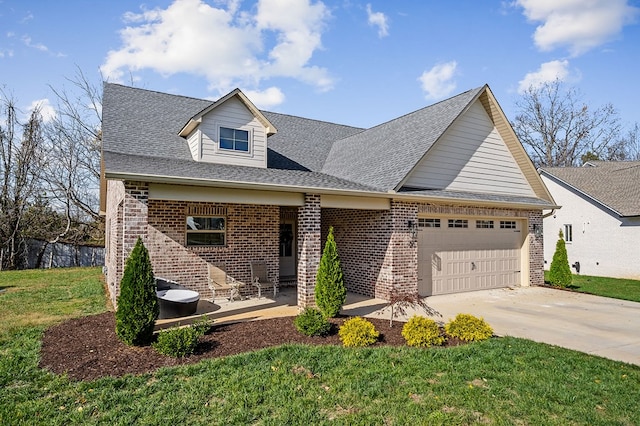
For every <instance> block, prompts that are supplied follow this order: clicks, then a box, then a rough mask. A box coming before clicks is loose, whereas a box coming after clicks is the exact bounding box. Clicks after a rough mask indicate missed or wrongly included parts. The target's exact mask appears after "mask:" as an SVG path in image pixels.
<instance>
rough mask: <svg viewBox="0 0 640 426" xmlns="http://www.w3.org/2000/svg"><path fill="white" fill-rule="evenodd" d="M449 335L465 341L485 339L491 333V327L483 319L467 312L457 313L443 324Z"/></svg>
mask: <svg viewBox="0 0 640 426" xmlns="http://www.w3.org/2000/svg"><path fill="white" fill-rule="evenodd" d="M445 330H446V332H447V334H448V335H449V336H452V337H457V338H458V339H461V340H464V341H467V342H478V341H481V340H487V339H488V338H490V337H491V336H492V335H493V329H492V328H491V326H489V324H487V323H486V322H485V320H484V319H482V318H478V317H474V316H473V315H469V314H458V315H456V318H455V319H453V320H450V321H449V322H448V323H447V324H445Z"/></svg>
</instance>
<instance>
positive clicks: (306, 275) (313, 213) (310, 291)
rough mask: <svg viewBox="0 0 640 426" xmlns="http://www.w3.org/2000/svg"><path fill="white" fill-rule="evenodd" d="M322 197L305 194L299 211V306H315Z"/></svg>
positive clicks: (319, 253)
mask: <svg viewBox="0 0 640 426" xmlns="http://www.w3.org/2000/svg"><path fill="white" fill-rule="evenodd" d="M320 221H321V209H320V196H319V195H313V194H305V201H304V206H302V207H300V208H299V209H298V274H297V275H298V277H297V278H298V306H300V307H301V308H304V307H306V306H313V305H315V286H316V273H317V272H318V265H319V264H320V255H321V251H322V248H321V236H320Z"/></svg>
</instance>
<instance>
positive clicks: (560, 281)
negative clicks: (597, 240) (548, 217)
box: [549, 230, 573, 287]
mask: <svg viewBox="0 0 640 426" xmlns="http://www.w3.org/2000/svg"><path fill="white" fill-rule="evenodd" d="M572 280H573V277H572V276H571V267H570V266H569V259H568V256H567V247H566V246H565V244H564V236H563V235H562V230H560V232H559V234H558V242H557V243H556V251H555V252H554V253H553V260H552V261H551V267H550V268H549V282H550V283H551V284H553V285H557V286H559V287H566V286H568V285H569V284H571V281H572Z"/></svg>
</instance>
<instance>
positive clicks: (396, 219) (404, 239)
mask: <svg viewBox="0 0 640 426" xmlns="http://www.w3.org/2000/svg"><path fill="white" fill-rule="evenodd" d="M389 219H390V221H389V225H390V229H391V239H390V241H389V246H388V247H387V251H386V253H385V260H384V264H383V267H382V274H381V276H380V280H379V282H378V285H377V286H376V297H378V298H381V299H389V298H390V296H391V293H392V292H393V291H395V292H397V293H398V294H415V293H416V292H417V291H418V244H417V241H416V239H415V238H414V235H413V234H412V232H411V230H410V229H409V225H408V222H409V221H411V222H413V223H414V224H417V220H418V204H417V203H407V202H401V201H395V200H392V201H391V210H390V218H389Z"/></svg>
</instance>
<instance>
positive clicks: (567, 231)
mask: <svg viewBox="0 0 640 426" xmlns="http://www.w3.org/2000/svg"><path fill="white" fill-rule="evenodd" d="M564 240H565V241H566V242H567V243H570V242H572V241H573V225H568V224H566V225H564Z"/></svg>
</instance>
